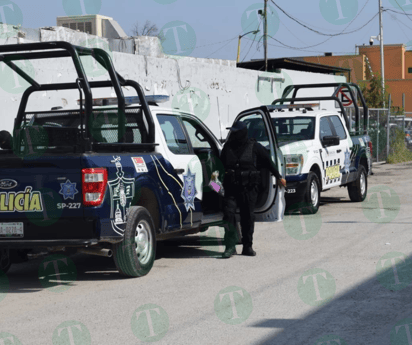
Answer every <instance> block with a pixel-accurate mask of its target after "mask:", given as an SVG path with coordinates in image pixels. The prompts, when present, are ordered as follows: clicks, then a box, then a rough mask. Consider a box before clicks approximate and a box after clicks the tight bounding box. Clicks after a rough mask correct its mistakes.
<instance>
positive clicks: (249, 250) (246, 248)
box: [242, 245, 256, 256]
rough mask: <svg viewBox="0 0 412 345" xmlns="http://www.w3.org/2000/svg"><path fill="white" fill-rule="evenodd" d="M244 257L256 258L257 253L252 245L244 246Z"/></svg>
mask: <svg viewBox="0 0 412 345" xmlns="http://www.w3.org/2000/svg"><path fill="white" fill-rule="evenodd" d="M242 255H246V256H256V252H255V251H254V250H253V248H252V246H251V245H244V246H243V250H242Z"/></svg>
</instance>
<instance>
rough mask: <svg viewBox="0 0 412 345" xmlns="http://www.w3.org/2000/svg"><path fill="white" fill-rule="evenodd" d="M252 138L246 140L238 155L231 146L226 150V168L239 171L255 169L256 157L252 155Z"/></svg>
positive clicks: (253, 142)
mask: <svg viewBox="0 0 412 345" xmlns="http://www.w3.org/2000/svg"><path fill="white" fill-rule="evenodd" d="M254 145H255V141H254V140H250V139H249V140H248V141H247V144H246V145H245V147H244V148H243V150H242V153H241V155H240V157H237V156H236V154H235V153H234V152H233V150H232V148H229V150H228V152H227V157H226V159H227V162H226V163H227V164H226V168H227V169H233V170H239V169H240V170H241V171H257V168H256V157H254V155H253V147H254Z"/></svg>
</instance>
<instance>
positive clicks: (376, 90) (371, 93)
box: [359, 73, 389, 108]
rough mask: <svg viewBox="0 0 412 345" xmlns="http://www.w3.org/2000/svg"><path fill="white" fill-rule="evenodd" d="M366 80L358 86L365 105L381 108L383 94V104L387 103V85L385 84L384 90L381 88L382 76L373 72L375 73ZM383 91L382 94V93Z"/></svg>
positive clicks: (386, 104)
mask: <svg viewBox="0 0 412 345" xmlns="http://www.w3.org/2000/svg"><path fill="white" fill-rule="evenodd" d="M368 82H369V87H368V85H367V82H360V83H359V87H360V89H361V91H362V94H363V97H365V101H366V105H367V106H368V107H369V108H383V96H384V97H385V106H388V103H389V92H388V86H387V85H386V84H385V89H384V91H383V90H382V77H381V76H380V75H379V74H378V73H375V75H374V76H373V77H372V78H371V79H370V80H369V81H368ZM382 91H383V95H382Z"/></svg>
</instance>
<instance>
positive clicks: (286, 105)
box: [267, 103, 320, 110]
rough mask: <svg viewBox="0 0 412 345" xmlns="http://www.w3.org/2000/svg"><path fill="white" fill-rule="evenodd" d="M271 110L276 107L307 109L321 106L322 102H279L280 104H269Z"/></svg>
mask: <svg viewBox="0 0 412 345" xmlns="http://www.w3.org/2000/svg"><path fill="white" fill-rule="evenodd" d="M267 107H268V109H269V110H275V109H301V108H302V109H307V108H314V107H320V103H298V104H279V105H268V106H267Z"/></svg>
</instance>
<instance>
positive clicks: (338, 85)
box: [282, 83, 369, 133]
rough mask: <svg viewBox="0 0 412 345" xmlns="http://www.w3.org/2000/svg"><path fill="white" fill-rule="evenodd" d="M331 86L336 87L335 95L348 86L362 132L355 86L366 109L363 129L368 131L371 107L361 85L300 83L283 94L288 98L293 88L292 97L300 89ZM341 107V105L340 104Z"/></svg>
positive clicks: (365, 131)
mask: <svg viewBox="0 0 412 345" xmlns="http://www.w3.org/2000/svg"><path fill="white" fill-rule="evenodd" d="M329 87H333V88H336V89H335V91H334V92H333V95H332V96H333V97H336V96H337V92H338V91H339V90H340V89H341V88H342V87H344V88H346V89H347V90H348V92H349V94H350V96H351V98H352V101H353V104H354V107H355V118H356V126H359V128H357V130H358V131H359V132H360V126H361V124H360V111H359V105H358V102H357V99H356V97H355V95H354V93H353V90H352V89H351V88H352V87H353V88H355V89H356V90H357V92H358V95H359V98H360V100H361V103H362V107H363V110H364V119H363V130H364V133H367V128H368V118H369V108H368V106H367V105H366V102H365V98H364V97H363V95H362V92H361V90H360V88H359V86H358V85H357V84H355V83H325V84H300V85H289V86H288V87H286V88H285V90H284V91H283V94H282V99H283V98H286V97H287V96H288V95H289V94H290V92H291V91H292V90H293V91H294V92H293V96H292V98H296V94H297V92H298V90H299V89H309V88H329ZM337 102H338V103H341V100H340V99H338V100H337ZM339 107H340V105H339Z"/></svg>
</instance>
